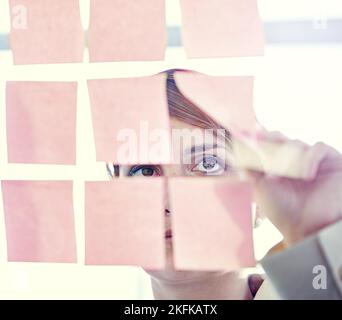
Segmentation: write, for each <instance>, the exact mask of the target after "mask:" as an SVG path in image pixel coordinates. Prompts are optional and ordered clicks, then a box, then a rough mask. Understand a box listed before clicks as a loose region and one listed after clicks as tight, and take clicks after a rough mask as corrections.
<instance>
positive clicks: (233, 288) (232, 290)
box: [120, 118, 342, 300]
mask: <svg viewBox="0 0 342 320" xmlns="http://www.w3.org/2000/svg"><path fill="white" fill-rule="evenodd" d="M171 127H172V128H173V129H184V128H187V129H190V130H194V129H196V130H197V131H198V130H203V129H199V128H197V127H194V126H192V125H189V124H186V123H184V122H181V121H179V120H178V119H174V118H171ZM269 136H270V137H272V136H274V134H271V133H270V134H269ZM266 139H267V135H266ZM297 143H298V142H297ZM194 146H195V143H194V142H192V143H188V144H187V145H183V150H185V151H186V152H185V153H186V154H189V155H191V159H192V160H193V163H192V164H184V163H180V164H177V165H172V166H163V167H161V166H131V167H126V166H123V167H121V169H120V171H121V174H122V175H130V176H139V175H144V176H160V175H163V176H168V177H173V176H194V175H196V176H208V175H227V176H236V175H237V174H238V173H237V172H235V171H234V170H233V169H232V168H230V167H229V153H230V150H229V145H228V142H227V141H223V140H220V141H219V142H218V143H217V145H215V147H214V148H208V149H207V150H205V151H203V146H196V148H194ZM178 147H179V146H177V148H178ZM198 147H202V150H198V149H199V148H198ZM191 149H193V152H192V153H191V152H190V150H191ZM195 149H196V150H195ZM200 149H201V148H200ZM222 149H223V150H225V152H222ZM322 149H323V150H324V152H326V154H327V156H326V158H325V160H324V161H325V162H324V165H323V166H321V170H319V171H318V173H317V177H316V179H315V180H314V181H311V182H303V181H299V180H294V179H286V178H281V177H270V176H268V175H267V173H265V172H248V173H247V175H245V177H246V176H247V178H248V179H249V180H250V182H251V183H252V185H253V186H254V198H255V199H254V200H255V201H256V202H257V205H258V207H259V209H260V211H261V212H262V213H263V214H265V215H266V216H267V217H268V218H269V219H270V220H271V221H272V222H273V223H274V224H275V225H276V226H277V228H278V229H279V230H280V231H281V232H282V234H283V235H284V241H285V243H286V244H287V245H291V244H292V243H294V242H296V241H299V240H301V239H303V238H304V237H306V236H307V235H309V234H311V233H314V232H317V231H318V230H320V229H321V228H323V227H325V226H327V225H329V224H331V223H334V222H336V221H338V220H339V219H342V156H341V154H339V153H338V152H337V151H335V150H334V149H332V148H330V147H328V146H326V145H321V146H319V147H317V152H322ZM187 151H189V152H187ZM217 155H220V156H221V157H222V155H223V157H226V158H225V159H219V157H218V156H217ZM221 160H224V161H221ZM209 162H210V165H209V166H208V163H209ZM187 163H188V162H187ZM222 163H223V164H224V163H226V165H222ZM323 199H324V200H323ZM171 215H172V212H171V210H170V208H169V203H168V196H167V194H166V196H165V224H166V225H165V230H166V233H165V243H166V249H167V256H166V257H167V264H166V269H165V270H163V271H148V270H146V271H147V272H148V273H149V274H150V276H151V283H152V289H153V294H154V297H155V298H156V299H222V300H226V299H227V300H229V299H252V298H253V296H252V293H251V291H250V288H249V286H248V283H247V279H246V278H242V277H241V276H240V273H239V272H228V271H226V272H225V271H220V272H198V271H197V272H196V271H176V270H175V269H174V264H173V250H172V234H171V233H172V230H171V220H170V217H171Z"/></svg>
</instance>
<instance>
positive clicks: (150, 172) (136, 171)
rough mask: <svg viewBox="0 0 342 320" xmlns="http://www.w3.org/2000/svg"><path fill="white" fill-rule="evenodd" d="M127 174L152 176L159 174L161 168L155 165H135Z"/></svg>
mask: <svg viewBox="0 0 342 320" xmlns="http://www.w3.org/2000/svg"><path fill="white" fill-rule="evenodd" d="M128 175H129V176H133V177H136V176H143V177H153V176H160V175H161V170H160V169H159V168H158V167H156V166H137V167H133V168H131V169H130V171H129V173H128Z"/></svg>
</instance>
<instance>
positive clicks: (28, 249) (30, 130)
mask: <svg viewBox="0 0 342 320" xmlns="http://www.w3.org/2000/svg"><path fill="white" fill-rule="evenodd" d="M174 79H175V81H176V83H177V85H178V87H179V88H180V91H181V92H182V94H183V95H184V96H185V97H186V98H188V99H190V100H191V101H193V102H194V103H196V104H197V105H198V106H199V107H200V108H201V109H202V110H203V111H205V112H207V113H208V114H209V115H211V116H212V117H213V118H214V119H215V118H217V119H220V120H221V121H223V122H222V123H223V126H225V127H229V128H233V127H237V126H238V125H240V128H241V130H244V129H246V128H247V127H249V126H251V127H253V125H255V123H256V120H255V116H254V113H253V106H252V102H253V99H252V96H253V79H252V78H250V77H213V76H206V75H203V74H200V73H197V72H191V71H176V72H175V74H174ZM166 84H167V79H166V74H164V73H161V74H158V75H155V76H149V77H138V78H123V79H118V78H116V79H98V80H96V79H95V80H94V79H93V80H89V81H88V90H89V101H90V105H91V116H92V127H93V133H94V140H95V145H96V158H97V160H98V161H108V162H112V163H116V164H119V165H127V164H135V163H141V164H144V163H147V162H151V163H169V162H168V161H170V148H169V146H164V147H165V148H162V149H161V152H160V153H156V154H155V157H154V158H153V159H151V158H144V157H143V158H139V157H137V155H134V154H133V156H132V157H128V158H127V159H128V161H126V160H127V159H124V160H123V161H121V160H120V159H119V158H118V157H117V154H118V152H119V149H120V141H118V139H117V137H118V136H119V135H120V131H122V130H123V131H125V130H126V129H127V128H129V130H133V133H134V135H135V136H137V137H139V135H141V132H140V130H141V128H140V124H141V121H143V122H146V124H147V125H148V126H149V127H150V128H151V129H158V130H164V131H166V132H168V131H169V130H170V123H169V115H168V110H167V96H166V91H167V88H166ZM133 88H134V90H133ZM206 88H207V89H208V88H209V89H210V90H205V89H206ZM76 106H77V83H76V82H29V81H19V82H13V81H10V82H7V86H6V131H7V149H8V150H7V151H8V152H7V153H8V162H9V163H19V164H44V165H51V164H53V165H75V164H76V163H75V159H76V120H77V119H76V115H77V110H76V109H77V108H76ZM239 112H243V113H244V115H245V121H246V122H241V120H240V116H239ZM225 114H229V115H230V116H229V117H226V118H225V117H224V115H225ZM89 130H91V128H89ZM140 149H146V145H141V146H139V150H140ZM147 149H148V148H147ZM145 151H146V150H145ZM138 153H141V152H138ZM151 160H152V161H151ZM104 170H105V166H104ZM1 187H2V197H3V208H4V213H5V224H6V236H7V249H8V260H9V261H19V262H55V263H57V262H58V263H74V262H76V257H77V252H76V239H75V236H76V234H77V232H75V222H74V209H73V208H74V203H73V202H74V199H73V182H72V181H17V180H14V181H11V180H6V181H2V184H1ZM166 194H168V197H169V199H168V201H169V203H170V206H171V211H172V215H171V217H172V228H173V232H174V236H173V238H174V240H173V241H174V252H173V254H174V259H175V267H176V268H177V269H179V270H191V269H194V270H216V269H231V270H235V269H238V268H240V267H246V266H248V267H249V266H252V265H253V264H254V263H255V262H254V258H253V241H252V225H251V223H252V221H251V202H252V198H251V192H250V190H249V187H248V186H247V185H245V184H244V183H241V182H232V181H229V179H228V180H226V179H222V180H221V179H215V178H214V179H207V178H205V179H203V178H202V179H193V178H179V179H177V178H171V179H169V180H165V179H164V178H129V177H127V178H118V179H114V180H112V181H102V182H100V181H85V201H84V204H85V206H84V207H85V212H84V219H85V246H84V248H78V249H79V250H83V249H84V250H85V263H86V264H87V265H120V264H121V265H138V266H143V267H145V268H147V269H150V270H158V269H163V268H164V267H165V261H166V255H167V250H166V243H165V221H164V219H165V206H166V202H165V199H166ZM199 195H205V197H203V196H201V197H199ZM194 197H195V198H197V197H199V200H198V201H195V202H194V201H189V200H190V199H192V198H194Z"/></svg>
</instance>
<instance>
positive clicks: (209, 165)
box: [192, 156, 225, 175]
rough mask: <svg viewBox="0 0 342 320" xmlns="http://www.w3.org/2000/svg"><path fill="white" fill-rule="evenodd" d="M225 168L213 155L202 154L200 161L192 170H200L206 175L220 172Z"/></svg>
mask: <svg viewBox="0 0 342 320" xmlns="http://www.w3.org/2000/svg"><path fill="white" fill-rule="evenodd" d="M224 170H225V168H224V166H222V165H221V163H220V161H219V160H218V159H217V158H216V157H215V156H204V157H203V159H202V161H201V162H199V163H198V164H197V165H196V166H195V167H193V168H192V171H194V172H200V173H204V174H207V175H210V174H213V175H214V174H222V173H223V172H224Z"/></svg>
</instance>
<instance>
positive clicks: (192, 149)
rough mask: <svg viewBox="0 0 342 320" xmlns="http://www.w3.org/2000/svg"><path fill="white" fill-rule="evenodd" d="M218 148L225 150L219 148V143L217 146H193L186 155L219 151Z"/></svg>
mask: <svg viewBox="0 0 342 320" xmlns="http://www.w3.org/2000/svg"><path fill="white" fill-rule="evenodd" d="M217 148H222V149H224V148H225V147H224V146H221V145H220V146H219V145H218V144H217V143H215V144H201V145H197V146H192V147H191V148H190V149H187V150H186V151H185V153H196V152H202V151H203V150H204V151H206V150H212V149H217Z"/></svg>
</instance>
